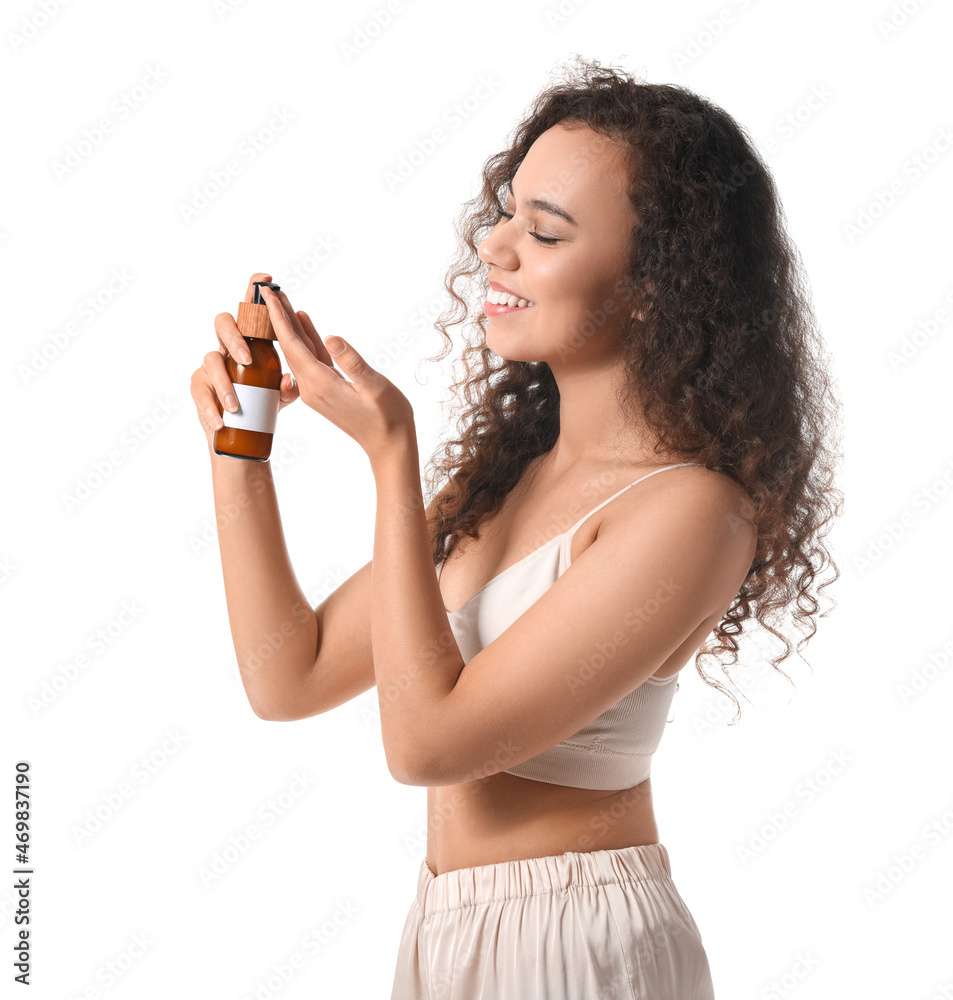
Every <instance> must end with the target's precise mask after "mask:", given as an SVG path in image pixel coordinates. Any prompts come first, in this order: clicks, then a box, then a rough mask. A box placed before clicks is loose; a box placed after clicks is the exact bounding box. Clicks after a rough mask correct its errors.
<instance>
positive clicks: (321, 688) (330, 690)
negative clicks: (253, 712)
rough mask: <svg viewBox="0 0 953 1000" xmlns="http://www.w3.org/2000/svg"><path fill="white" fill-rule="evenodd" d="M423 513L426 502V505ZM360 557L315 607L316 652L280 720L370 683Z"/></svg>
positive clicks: (366, 568)
mask: <svg viewBox="0 0 953 1000" xmlns="http://www.w3.org/2000/svg"><path fill="white" fill-rule="evenodd" d="M427 510H428V514H429V511H430V507H429V506H428V508H427ZM372 563H373V560H370V561H368V562H366V563H365V564H364V565H363V566H362V567H361V568H360V569H359V570H357V572H356V573H354V574H352V575H351V576H349V577H348V578H347V579H346V580H345V581H344V583H342V584H341V585H340V586H339V587H337V588H335V589H334V590H333V591H332V592H331V593H330V594H329V595H328V596H327V597H326V598H325V599H324V600H323V601H322V602H321V603H320V604H319V605H318V606H317V607H316V608H315V609H314V617H315V620H316V621H317V624H318V643H317V655H316V657H315V661H314V664H313V666H312V668H311V670H310V671H308V672H307V673H306V675H305V683H304V685H303V687H302V689H301V690H300V692H299V693H298V695H297V696H296V699H295V703H294V704H293V705H291V706H289V711H288V713H287V715H286V716H285V718H286V719H290V720H294V719H305V718H307V717H309V716H312V715H320V714H321V713H323V712H328V711H330V710H331V709H332V708H337V707H338V705H343V704H344V702H346V701H350V700H351V699H352V698H356V697H357V696H358V695H359V694H363V693H364V692H365V691H367V690H368V688H372V687H374V685H375V684H376V683H377V678H376V675H375V673H374V656H373V652H372V649H371V613H372V608H371V565H372Z"/></svg>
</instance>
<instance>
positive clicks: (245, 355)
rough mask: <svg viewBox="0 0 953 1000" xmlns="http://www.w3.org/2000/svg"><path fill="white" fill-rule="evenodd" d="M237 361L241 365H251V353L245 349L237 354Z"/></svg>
mask: <svg viewBox="0 0 953 1000" xmlns="http://www.w3.org/2000/svg"><path fill="white" fill-rule="evenodd" d="M238 360H239V361H241V363H242V364H243V365H250V364H251V351H249V350H248V348H247V347H246V348H245V349H244V350H243V351H239V352H238Z"/></svg>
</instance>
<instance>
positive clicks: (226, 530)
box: [209, 449, 318, 718]
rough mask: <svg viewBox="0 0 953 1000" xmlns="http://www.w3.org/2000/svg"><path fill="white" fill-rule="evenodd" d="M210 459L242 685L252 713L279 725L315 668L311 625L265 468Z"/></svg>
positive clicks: (264, 465)
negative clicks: (277, 720)
mask: <svg viewBox="0 0 953 1000" xmlns="http://www.w3.org/2000/svg"><path fill="white" fill-rule="evenodd" d="M209 455H210V457H211V462H212V488H213V493H214V497H215V515H216V523H217V526H218V545H219V554H220V556H221V560H222V574H223V577H224V581H225V600H226V605H227V607H228V620H229V624H230V626H231V633H232V642H233V644H234V647H235V656H236V659H237V661H238V668H239V672H240V674H241V679H242V684H243V685H244V687H245V692H246V694H247V695H248V700H249V702H250V704H251V705H252V708H253V709H254V710H255V711H256V713H258V714H260V715H263V716H271V717H274V718H281V717H282V714H283V707H284V706H288V705H291V704H294V702H295V701H296V696H297V693H298V692H299V691H300V690H301V686H302V685H303V684H304V683H305V682H306V678H307V675H308V673H309V672H310V671H311V670H312V668H313V666H314V662H315V658H316V655H317V645H318V626H317V622H316V621H315V617H314V612H313V610H312V608H311V605H310V604H309V602H308V600H307V598H306V597H305V595H304V593H303V592H302V590H301V587H300V586H299V584H298V580H297V578H296V577H295V573H294V569H293V568H292V565H291V560H290V558H289V556H288V549H287V546H286V544H285V538H284V531H283V530H282V526H281V515H280V513H279V510H278V498H277V495H276V493H275V484H274V480H273V478H272V474H271V464H270V463H269V462H248V461H243V460H241V459H235V458H226V457H222V456H219V455H216V454H215V453H214V452H212V451H211V449H210V450H209Z"/></svg>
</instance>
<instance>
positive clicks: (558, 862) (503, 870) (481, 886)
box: [417, 844, 672, 919]
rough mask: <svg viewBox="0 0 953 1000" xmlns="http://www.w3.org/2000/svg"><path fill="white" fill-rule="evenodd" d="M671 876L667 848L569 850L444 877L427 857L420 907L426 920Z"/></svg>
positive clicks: (462, 870)
mask: <svg viewBox="0 0 953 1000" xmlns="http://www.w3.org/2000/svg"><path fill="white" fill-rule="evenodd" d="M671 877H672V868H671V865H670V863H669V857H668V851H667V850H666V849H665V846H664V845H663V844H640V845H639V846H637V847H626V848H621V849H617V850H605V851H567V852H566V853H565V854H552V855H548V856H546V857H542V858H522V859H520V860H518V861H500V862H499V863H497V864H493V865H478V866H477V867H474V868H457V869H454V870H453V871H449V872H442V873H441V874H440V875H434V873H433V870H432V869H431V868H430V866H429V865H428V864H427V859H426V858H424V860H423V861H422V862H421V864H420V874H419V876H418V879H417V903H418V905H419V906H420V911H421V913H422V915H423V918H424V919H427V918H428V917H432V916H434V914H437V913H442V912H446V911H447V910H458V909H461V908H463V907H465V906H479V905H480V904H481V903H491V902H494V901H497V900H504V899H512V898H514V897H516V896H536V895H539V894H540V893H544V892H555V891H557V890H561V889H568V888H569V887H570V886H574V885H589V886H596V885H611V884H613V883H619V882H639V881H643V880H645V879H667V880H671Z"/></svg>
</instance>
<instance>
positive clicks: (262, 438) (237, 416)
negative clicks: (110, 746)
mask: <svg viewBox="0 0 953 1000" xmlns="http://www.w3.org/2000/svg"><path fill="white" fill-rule="evenodd" d="M260 285H267V286H268V287H269V288H272V289H274V290H275V291H278V289H279V288H280V287H281V286H280V285H276V284H274V282H271V281H256V282H255V301H254V302H239V304H238V318H237V320H236V323H237V324H238V329H239V331H240V332H241V335H242V336H243V337H244V338H245V343H246V344H247V345H248V350H249V351H251V364H250V365H243V364H240V363H239V362H237V361H236V360H235V359H234V358H233V357H232V356H231V355H229V356H228V357H226V358H225V367H226V368H227V369H228V377H229V378H230V379H231V380H232V386H233V387H234V391H235V395H236V396H237V397H238V409H237V410H223V411H222V422H223V423H224V424H225V426H224V427H220V428H219V429H218V430H217V431H216V432H215V434H214V435H213V436H212V450H213V451H214V452H215V454H216V455H227V456H229V457H230V458H246V459H248V460H249V461H251V462H267V461H268V458H269V456H270V455H271V442H272V440H273V439H274V436H275V424H276V423H277V420H278V403H279V399H280V395H281V394H280V391H279V390H280V386H281V359H280V358H279V357H278V352H277V351H276V350H275V345H274V341H275V340H277V339H278V338H277V336H276V334H275V331H274V328H273V327H272V325H271V317H270V316H269V315H268V306H267V304H266V303H265V302H264V300H263V299H262V297H261V288H260V287H259V286H260Z"/></svg>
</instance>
